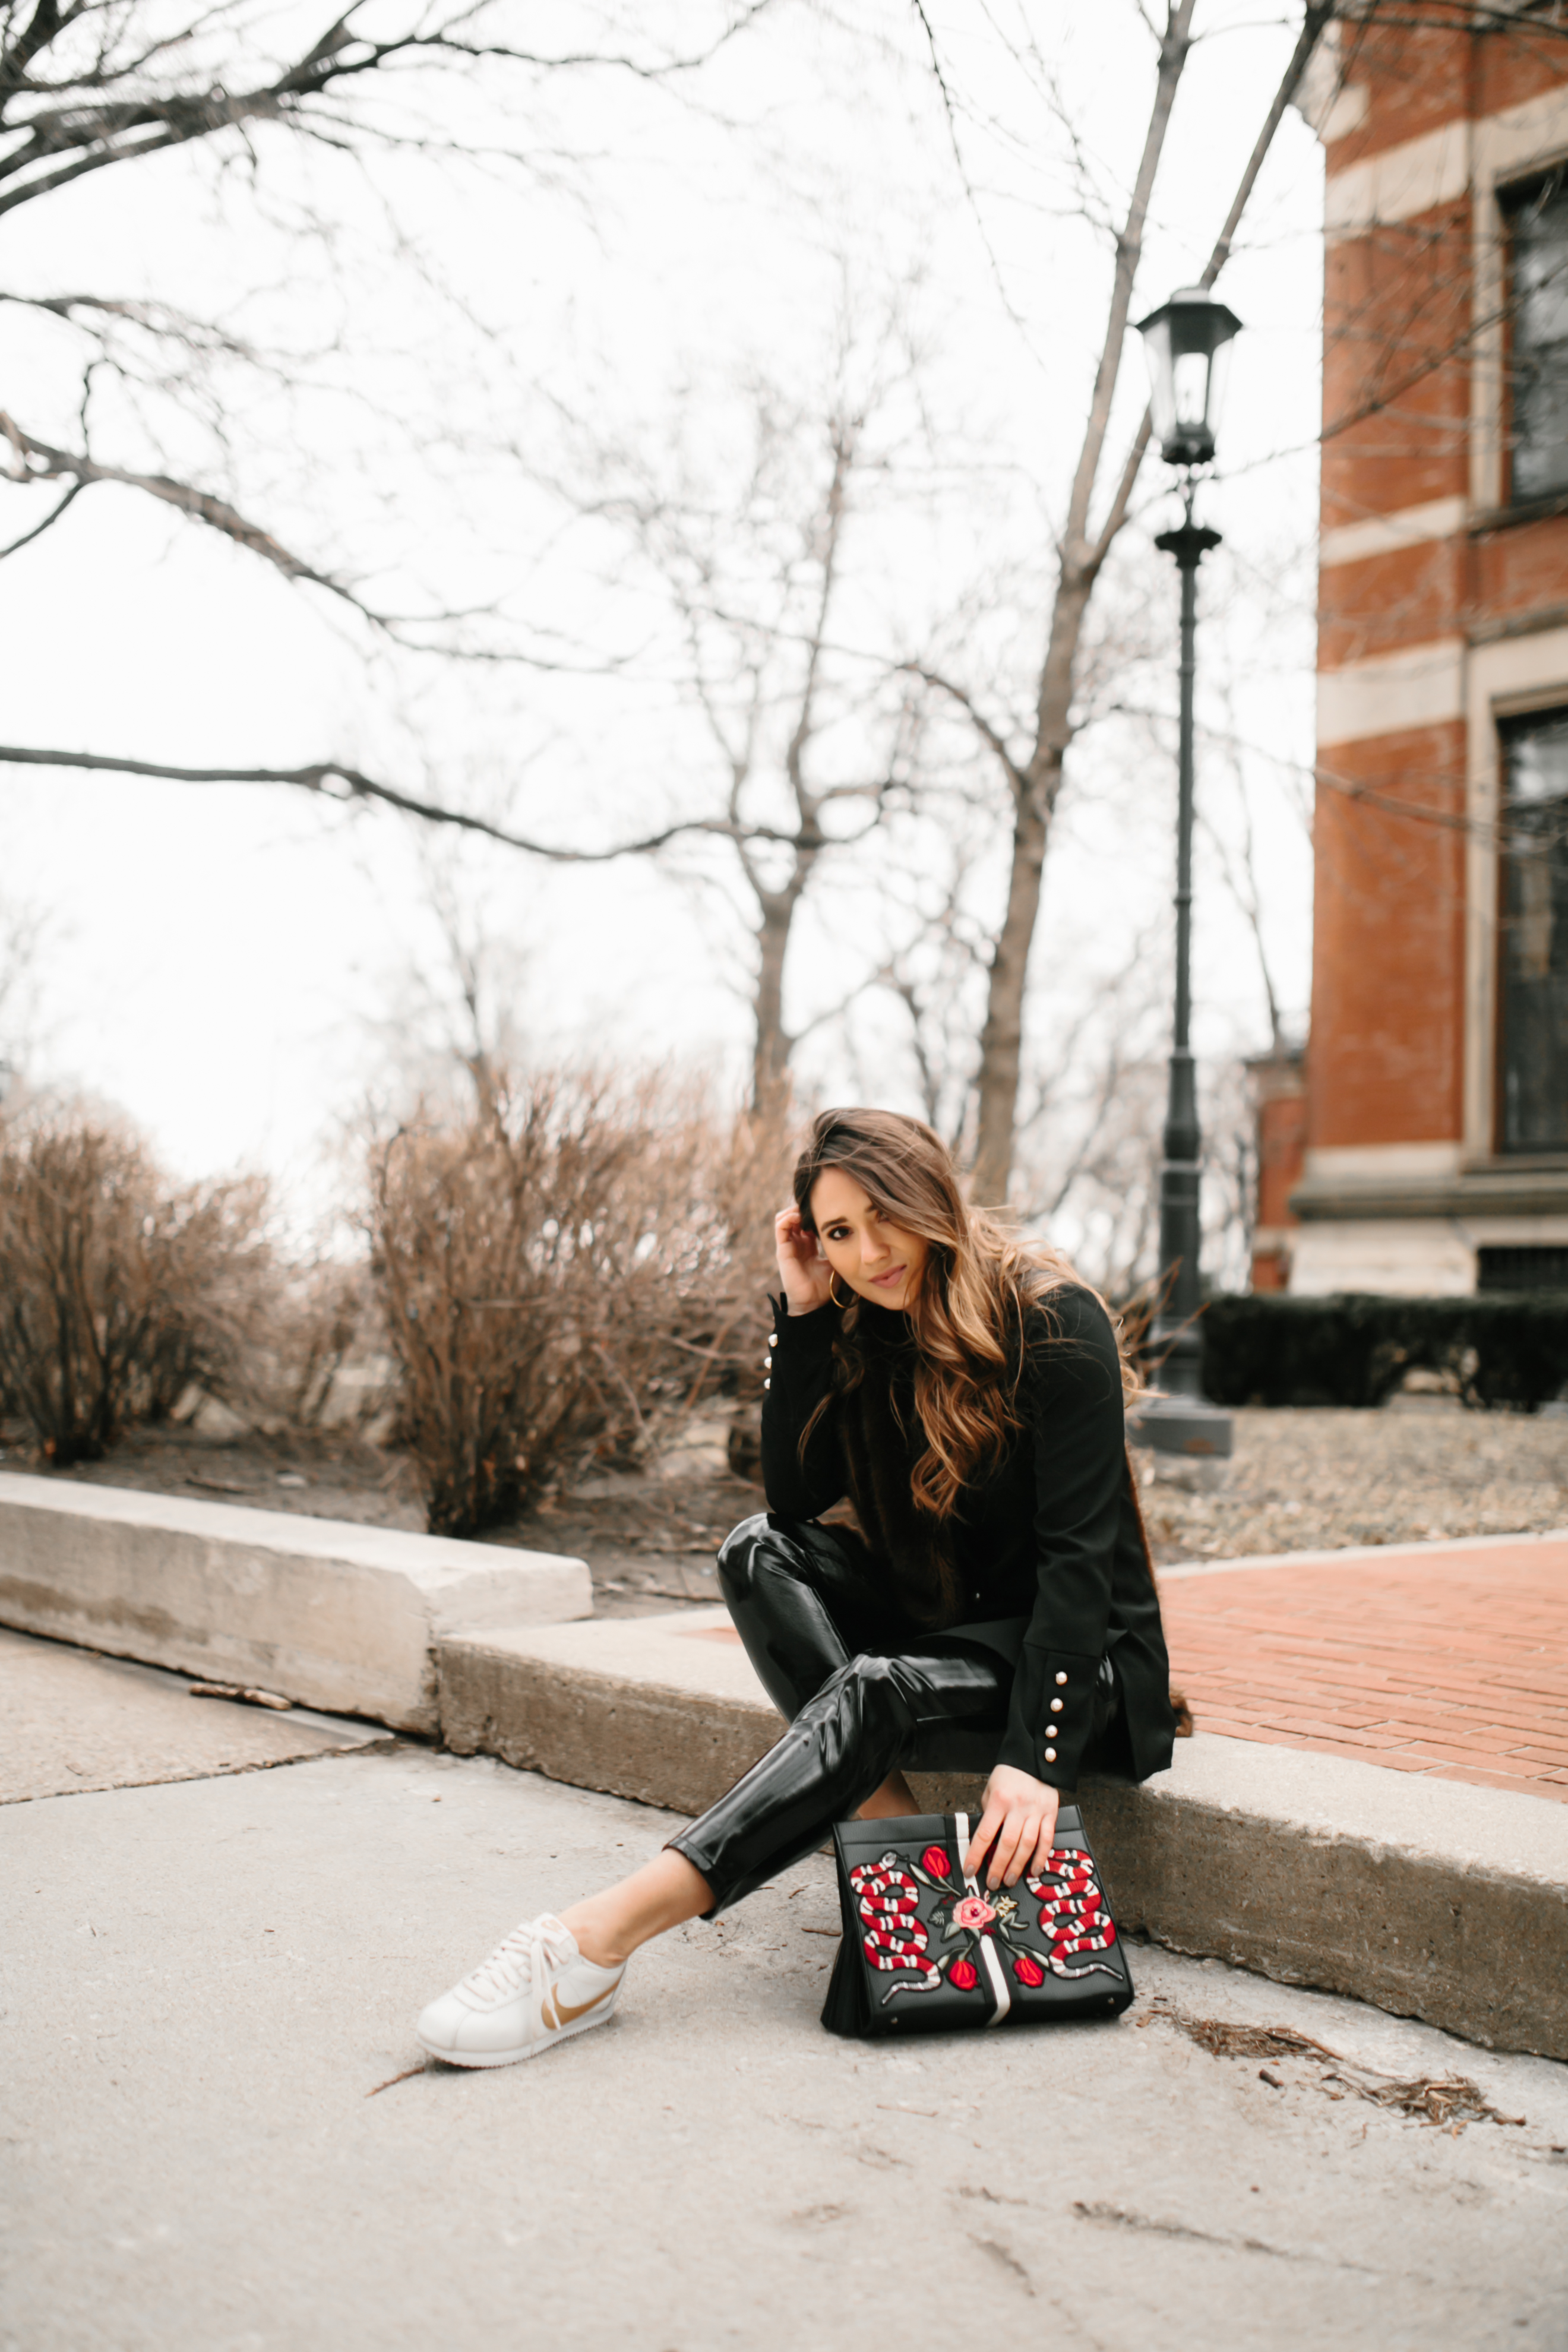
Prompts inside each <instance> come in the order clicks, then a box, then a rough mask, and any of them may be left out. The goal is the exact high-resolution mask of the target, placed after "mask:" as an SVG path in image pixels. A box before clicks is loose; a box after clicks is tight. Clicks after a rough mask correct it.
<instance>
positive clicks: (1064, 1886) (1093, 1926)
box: [1024, 1846, 1121, 1978]
mask: <svg viewBox="0 0 1568 2352" xmlns="http://www.w3.org/2000/svg"><path fill="white" fill-rule="evenodd" d="M1024 1884H1025V1885H1026V1887H1027V1888H1028V1890H1029V1892H1030V1894H1031V1895H1034V1897H1035V1898H1036V1900H1037V1903H1038V1904H1039V1906H1040V1933H1041V1935H1042V1936H1044V1937H1045V1938H1046V1940H1047V1943H1048V1944H1049V1946H1050V1951H1049V1953H1048V1955H1047V1960H1048V1965H1049V1967H1050V1969H1051V1972H1052V1974H1053V1975H1054V1976H1058V1977H1092V1976H1102V1977H1117V1978H1120V1976H1121V1970H1120V1969H1108V1968H1107V1967H1105V1965H1104V1964H1103V1962H1101V1961H1100V1960H1090V1961H1089V1962H1088V1963H1087V1964H1086V1965H1085V1966H1084V1967H1083V1968H1081V1969H1069V1968H1068V1958H1069V1957H1070V1956H1071V1955H1072V1954H1073V1953H1075V1952H1103V1951H1107V1950H1109V1948H1110V1946H1111V1945H1112V1944H1114V1943H1115V1941H1116V1924H1115V1922H1114V1920H1113V1919H1112V1918H1111V1916H1110V1912H1109V1911H1108V1910H1107V1909H1106V1908H1105V1904H1104V1898H1103V1897H1102V1895H1101V1894H1100V1881H1099V1879H1098V1878H1096V1876H1095V1874H1094V1864H1093V1863H1092V1862H1091V1861H1090V1859H1089V1855H1088V1854H1087V1853H1075V1852H1074V1850H1073V1849H1072V1847H1070V1846H1058V1848H1057V1849H1056V1852H1055V1853H1053V1854H1052V1856H1051V1867H1050V1869H1049V1870H1048V1871H1047V1873H1046V1874H1045V1875H1044V1876H1043V1877H1040V1878H1026V1880H1025V1881H1024Z"/></svg>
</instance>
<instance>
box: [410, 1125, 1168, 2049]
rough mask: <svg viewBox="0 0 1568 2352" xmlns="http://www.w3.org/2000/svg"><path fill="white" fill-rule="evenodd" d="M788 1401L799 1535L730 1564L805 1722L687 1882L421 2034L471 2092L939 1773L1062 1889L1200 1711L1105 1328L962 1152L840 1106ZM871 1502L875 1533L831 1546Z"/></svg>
mask: <svg viewBox="0 0 1568 2352" xmlns="http://www.w3.org/2000/svg"><path fill="white" fill-rule="evenodd" d="M775 1230H776V1240H777V1247H778V1264H779V1273H780V1276H781V1279H782V1281H783V1285H784V1292H783V1296H782V1297H781V1298H780V1299H779V1300H778V1301H777V1303H776V1307H775V1319H774V1328H773V1338H772V1342H771V1345H772V1350H773V1352H772V1354H771V1356H770V1358H769V1366H770V1376H769V1379H768V1381H766V1382H765V1383H764V1389H765V1393H764V1396H763V1485H764V1487H765V1489H766V1493H767V1499H768V1509H767V1511H766V1512H765V1513H762V1514H759V1515H758V1517H755V1518H751V1519H746V1520H743V1521H742V1524H741V1526H740V1527H738V1528H736V1529H735V1530H734V1532H733V1534H732V1535H731V1536H730V1537H729V1538H728V1539H727V1541H726V1542H725V1544H724V1547H723V1549H722V1550H721V1552H720V1555H719V1575H720V1580H721V1587H722V1591H723V1593H724V1598H725V1600H726V1601H727V1602H728V1604H729V1608H730V1612H731V1616H732V1617H733V1619H734V1621H735V1624H736V1626H737V1628H738V1629H739V1631H740V1634H741V1638H742V1641H743V1642H744V1643H745V1645H746V1648H747V1651H748V1652H749V1654H750V1655H751V1659H752V1664H753V1665H754V1666H755V1668H756V1670H757V1673H758V1675H759V1676H760V1677H761V1680H762V1682H763V1685H764V1687H765V1688H766V1690H767V1692H768V1695H769V1696H770V1697H771V1698H772V1699H773V1702H774V1704H775V1706H778V1708H779V1709H780V1711H781V1712H782V1713H783V1714H784V1715H785V1716H786V1717H789V1718H790V1728H789V1729H788V1730H787V1731H786V1732H785V1734H784V1738H782V1739H780V1740H779V1742H778V1744H777V1745H776V1747H774V1748H772V1749H771V1750H770V1751H769V1753H768V1754H767V1755H766V1756H764V1757H763V1759H762V1761H761V1763H759V1764H757V1765H755V1766H753V1768H752V1770H751V1771H750V1772H748V1773H747V1774H746V1776H745V1778H744V1780H742V1781H740V1782H739V1783H738V1784H737V1786H736V1787H735V1788H733V1789H731V1790H730V1792H729V1794H728V1795H727V1796H724V1797H721V1799H720V1800H719V1801H718V1803H717V1804H716V1805H713V1806H711V1807H710V1810H709V1811H707V1812H706V1813H704V1814H703V1816H702V1818H701V1820H700V1821H698V1822H693V1823H692V1825H691V1827H690V1828H689V1829H688V1830H685V1831H683V1832H681V1834H680V1835H679V1837H677V1838H672V1839H671V1840H670V1842H669V1843H668V1845H667V1846H666V1848H665V1849H664V1851H663V1853H660V1854H659V1855H658V1857H657V1859H656V1860H654V1861H653V1862H650V1863H648V1864H646V1865H645V1867H644V1868H643V1869H641V1870H638V1871H635V1872H634V1873H633V1874H632V1875H631V1876H630V1877H629V1878H626V1879H623V1880H622V1881H621V1882H620V1884H619V1885H616V1886H612V1887H610V1888H608V1889H606V1890H605V1892H604V1893H603V1894H600V1895H590V1896H588V1897H587V1898H586V1899H585V1900H584V1901H583V1902H581V1903H576V1904H574V1905H573V1906H572V1907H571V1908H570V1909H569V1910H568V1911H566V1912H565V1913H563V1915H562V1916H560V1917H559V1918H557V1917H555V1916H552V1915H551V1914H549V1913H546V1914H544V1915H543V1916H542V1917H540V1918H538V1919H533V1920H530V1921H528V1922H526V1923H525V1924H524V1925H523V1926H522V1927H519V1928H518V1929H517V1930H516V1931H515V1933H514V1934H512V1935H510V1936H509V1937H507V1939H506V1941H505V1942H504V1943H503V1944H501V1945H500V1946H499V1947H498V1948H497V1949H496V1950H495V1951H494V1952H493V1953H492V1954H491V1955H490V1957H489V1959H488V1960H487V1961H486V1962H485V1963H484V1964H483V1966H482V1967H480V1968H479V1969H476V1970H475V1971H474V1973H473V1974H472V1975H471V1976H468V1977H466V1978H465V1979H463V1981H462V1983H461V1984H459V1985H457V1986H455V1987H454V1988H453V1990H451V1991H450V1992H448V1993H446V1994H444V1995H443V1996H442V1997H441V1999H440V2000H436V2001H433V2002H432V2003H431V2004H430V2006H429V2007H428V2008H427V2009H426V2011H425V2012H424V2014H423V2015H422V2016H421V2018H420V2020H419V2024H418V2032H419V2038H420V2040H421V2042H423V2043H424V2046H425V2048H426V2050H428V2051H430V2052H431V2053H433V2054H434V2055H435V2056H437V2057H438V2058H444V2059H446V2060H447V2062H448V2063H451V2064H453V2065H458V2066H503V2065H507V2064H510V2063H511V2061H512V2060H514V2059H518V2058H529V2057H533V2056H535V2055H536V2054H537V2053H539V2052H540V2051H541V2050H544V2049H547V2048H549V2046H550V2045H551V2043H552V2042H559V2041H563V2040H564V2039H565V2037H566V2036H567V2035H568V2034H571V2033H579V2032H585V2031H586V2030H587V2028H588V2027H589V2026H592V2025H599V2024H602V2023H603V2022H604V2021H605V2019H606V2018H607V2017H608V2016H609V2015H610V2013H611V2011H613V2009H614V2007H615V2003H616V1994H617V1992H618V1991H619V1989H620V1984H621V1979H622V1976H623V1974H624V1972H625V1969H626V1962H627V1961H628V1959H629V1958H631V1956H632V1954H633V1953H634V1952H635V1951H636V1950H637V1948H638V1946H639V1945H642V1944H645V1943H647V1941H648V1939H649V1938H650V1937H654V1936H658V1935H660V1934H662V1933H663V1932H664V1931H665V1930H666V1929H667V1928H669V1927H678V1926H679V1924H680V1923H681V1922H682V1921H683V1920H687V1919H690V1918H694V1917H697V1916H702V1917H704V1918H707V1917H711V1916H712V1915H713V1914H714V1913H715V1912H717V1911H721V1910H723V1909H725V1908H727V1907H728V1906H729V1905H731V1903H734V1902H737V1901H739V1899H740V1897H741V1896H742V1895H747V1894H750V1893H751V1892H752V1889H753V1888H755V1887H757V1886H760V1885H763V1882H764V1881H765V1880H767V1879H768V1878H771V1877H772V1876H773V1874H775V1873H776V1872H779V1871H782V1870H785V1869H787V1868H788V1867H789V1865H790V1864H792V1863H793V1862H795V1861H797V1860H798V1859H799V1858H800V1856H801V1855H802V1854H805V1853H810V1852H812V1851H813V1850H814V1849H815V1848H816V1847H818V1846H820V1845H821V1844H822V1843H824V1842H825V1840H826V1837H827V1836H828V1833H829V1831H830V1829H831V1827H832V1824H833V1823H834V1822H836V1821H843V1820H845V1819H846V1818H847V1816H848V1815H849V1814H851V1813H853V1812H858V1813H859V1814H860V1815H861V1816H862V1818H866V1819H875V1818H878V1817H886V1816H889V1815H893V1814H900V1813H912V1812H916V1811H919V1807H918V1806H917V1805H916V1803H915V1801H914V1798H913V1796H912V1795H911V1793H910V1789H909V1786H908V1784H907V1782H906V1781H905V1780H904V1777H903V1769H904V1768H905V1767H906V1766H913V1767H915V1768H917V1769H921V1768H923V1769H964V1768H968V1769H980V1770H984V1771H988V1772H989V1778H988V1780H987V1781H986V1787H985V1801H984V1811H983V1812H982V1814H981V1817H980V1821H979V1823H978V1825H977V1827H976V1829H975V1832H974V1836H973V1842H972V1843H971V1845H970V1848H969V1852H968V1855H967V1858H966V1861H965V1869H966V1870H967V1871H971V1872H978V1871H979V1870H980V1869H981V1868H982V1867H984V1870H985V1872H986V1875H987V1880H988V1883H989V1885H991V1886H992V1887H996V1886H998V1885H1008V1886H1011V1885H1016V1882H1017V1881H1018V1879H1019V1878H1020V1877H1022V1876H1024V1875H1025V1874H1026V1873H1028V1872H1031V1871H1036V1870H1040V1869H1043V1868H1045V1867H1046V1865H1047V1862H1048V1858H1049V1855H1050V1851H1051V1843H1052V1835H1053V1832H1054V1829H1055V1825H1056V1818H1057V1809H1058V1803H1059V1801H1060V1796H1061V1792H1062V1791H1063V1790H1072V1789H1074V1788H1076V1787H1077V1785H1078V1780H1079V1773H1080V1771H1082V1770H1083V1769H1085V1768H1086V1767H1089V1768H1091V1769H1095V1770H1096V1771H1099V1772H1100V1773H1104V1774H1110V1775H1113V1776H1116V1777H1119V1778H1121V1779H1131V1780H1145V1779H1147V1777H1148V1776H1149V1774H1150V1773H1152V1772H1159V1771H1163V1770H1164V1769H1165V1768H1166V1767H1167V1766H1168V1765H1169V1763H1170V1760H1171V1742H1172V1738H1173V1733H1174V1730H1175V1720H1176V1719H1175V1715H1174V1712H1173V1704H1172V1699H1171V1696H1170V1692H1169V1685H1168V1674H1167V1662H1166V1656H1165V1642H1164V1635H1163V1630H1162V1627H1161V1622H1160V1604H1159V1601H1158V1599H1157V1598H1156V1595H1155V1591H1154V1581H1153V1577H1152V1572H1151V1570H1150V1566H1149V1554H1148V1547H1147V1544H1146V1542H1145V1540H1144V1536H1143V1530H1142V1521H1141V1519H1140V1517H1139V1512H1138V1501H1137V1493H1136V1489H1135V1487H1134V1486H1133V1482H1132V1477H1131V1471H1130V1469H1129V1466H1128V1461H1127V1449H1126V1443H1125V1437H1124V1433H1123V1427H1122V1400H1123V1385H1124V1370H1123V1365H1122V1361H1121V1354H1120V1352H1119V1349H1118V1346H1117V1341H1116V1337H1115V1334H1114V1332H1113V1331H1112V1329H1111V1326H1110V1318H1109V1317H1108V1316H1107V1314H1106V1311H1105V1309H1104V1307H1103V1306H1102V1305H1101V1304H1100V1300H1099V1299H1098V1298H1097V1297H1095V1295H1094V1293H1093V1292H1092V1291H1090V1290H1089V1289H1087V1288H1085V1287H1084V1286H1083V1285H1082V1284H1081V1283H1079V1282H1078V1281H1077V1280H1076V1279H1075V1278H1074V1276H1073V1275H1072V1273H1071V1270H1070V1268H1069V1267H1068V1265H1067V1264H1066V1261H1065V1260H1063V1259H1062V1258H1060V1257H1059V1256H1058V1255H1055V1254H1054V1253H1052V1252H1049V1251H1047V1250H1044V1249H1040V1248H1038V1247H1032V1246H1026V1245H1022V1244H1015V1243H1013V1242H1011V1241H1010V1240H1008V1238H1007V1237H1006V1236H1005V1234H1004V1233H1003V1232H1002V1231H1001V1229H1000V1228H999V1227H998V1226H997V1225H996V1224H995V1223H994V1221H993V1220H992V1219H991V1218H990V1217H988V1216H986V1215H985V1214H984V1212H982V1211H978V1210H973V1209H970V1208H968V1207H967V1206H966V1205H965V1203H964V1200H963V1193H962V1192H961V1191H960V1189H959V1183H958V1179H957V1175H956V1173H955V1171H954V1169H953V1166H952V1160H951V1159H950V1158H949V1156H948V1153H947V1151H946V1150H945V1149H944V1148H943V1146H942V1142H941V1141H940V1139H938V1137H937V1136H936V1135H934V1134H933V1133H932V1131H931V1129H930V1128H928V1127H924V1126H922V1125H921V1122H920V1121H919V1120H918V1119H912V1118H900V1116H899V1115H898V1114H896V1113H895V1112H892V1111H881V1110H841V1111H825V1112H824V1113H823V1114H822V1116H821V1117H820V1118H818V1119H817V1120H816V1124H815V1125H814V1127H813V1129H812V1132H811V1138H810V1141H809V1142H808V1144H807V1146H806V1149H805V1151H804V1152H803V1153H802V1155H801V1158H800V1160H799V1161H798V1163H797V1165H796V1168H795V1199H794V1201H793V1202H792V1204H791V1205H790V1207H788V1208H787V1209H784V1211H782V1212H781V1213H780V1215H779V1216H778V1218H777V1220H776V1226H775ZM846 1496H847V1498H848V1499H849V1501H850V1502H851V1503H852V1505H853V1507H854V1514H855V1518H856V1520H857V1522H858V1528H853V1529H852V1528H849V1527H847V1526H843V1525H832V1526H828V1525H825V1524H824V1523H823V1514H824V1513H825V1512H826V1511H828V1510H830V1509H831V1508H833V1507H834V1506H836V1505H837V1504H839V1503H841V1502H842V1501H843V1499H844V1498H845V1497H846Z"/></svg>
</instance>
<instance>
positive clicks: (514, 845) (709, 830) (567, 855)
mask: <svg viewBox="0 0 1568 2352" xmlns="http://www.w3.org/2000/svg"><path fill="white" fill-rule="evenodd" d="M0 761H9V762H10V763H11V764H12V765H14V766H17V767H27V768H81V769H86V770H89V771H97V772H101V773H104V774H108V775H118V776H150V777H154V778H159V779H162V780H164V781H166V782H172V783H176V784H292V785H294V786H296V787H297V788H298V789H299V790H300V791H302V792H307V793H320V794H321V796H322V798H324V799H326V800H331V801H336V802H338V803H349V802H353V801H379V802H382V803H384V804H385V805H386V806H387V807H388V808H395V809H401V810H402V811H403V813H404V814H405V815H406V816H416V817H423V818H424V819H425V820H426V822H427V823H428V824H449V825H455V826H457V827H458V829H459V830H460V831H462V832H465V833H479V834H483V835H485V837H486V839H487V840H489V841H499V842H500V843H502V844H503V845H505V846H506V847H507V848H508V849H522V850H526V851H527V852H528V854H529V856H531V857H548V858H550V859H552V861H553V862H554V863H555V864H556V865H561V866H604V865H607V864H609V863H610V861H611V860H612V859H614V858H616V857H642V856H648V855H649V854H650V853H651V852H652V851H654V850H656V849H664V848H667V847H668V845H669V844H670V843H671V842H672V841H679V840H681V839H683V838H685V837H687V836H689V835H693V834H708V835H714V836H716V837H717V838H718V839H720V840H724V841H730V840H735V839H738V838H745V839H748V840H752V841H774V842H779V843H781V844H784V845H786V846H791V847H793V846H794V845H795V839H796V836H795V834H793V833H786V832H780V831H778V830H777V829H776V828H774V827H772V826H769V825H765V824H747V825H745V826H743V827H742V826H740V825H736V824H732V823H731V821H730V820H729V819H728V818H725V817H689V818H683V819H680V820H679V821H678V822H677V823H675V824H668V825H665V826H664V827H663V828H662V829H661V830H660V831H659V832H658V833H650V834H645V835H642V836H641V837H640V838H639V839H638V840H636V841H621V842H616V844H615V845H614V846H613V847H611V848H608V849H574V848H571V847H569V846H567V845H563V844H562V843H559V842H548V841H535V840H533V839H531V837H530V836H529V835H525V834H520V833H510V832H509V831H508V830H507V828H506V827H505V826H504V825H499V824H491V823H490V821H489V818H488V817H482V816H474V815H472V814H470V813H469V812H468V810H466V809H454V808H443V807H442V806H441V805H440V803H438V802H435V801H423V800H417V799H416V798H415V797H414V795H413V794H412V793H403V792H399V791H398V790H397V789H396V787H395V785H392V784H384V783H381V782H377V780H376V779H375V778H374V777H373V776H367V775H365V774H364V773H363V772H362V771H361V770H360V769H358V768H351V767H348V766H346V765H345V764H344V763H343V762H342V761H338V760H319V761H312V762H311V763H310V765H309V766H307V767H303V768H224V767H217V768H178V767H174V766H172V765H170V764H168V763H167V762H165V761H160V760H129V759H120V758H118V757H115V756H113V755H110V754H109V753H106V752H101V751H43V750H39V749H37V748H35V747H32V746H21V745H17V744H6V743H0ZM334 783H336V784H339V785H341V786H342V790H341V791H339V792H333V791H332V790H331V789H330V788H331V785H332V784H334Z"/></svg>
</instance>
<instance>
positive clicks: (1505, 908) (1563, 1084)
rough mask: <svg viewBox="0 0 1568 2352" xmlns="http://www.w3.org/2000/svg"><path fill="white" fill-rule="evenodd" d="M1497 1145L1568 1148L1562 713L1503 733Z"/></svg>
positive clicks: (1567, 849)
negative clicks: (1499, 1082)
mask: <svg viewBox="0 0 1568 2352" xmlns="http://www.w3.org/2000/svg"><path fill="white" fill-rule="evenodd" d="M1502 755H1503V759H1502V765H1503V822H1502V875H1501V909H1500V911H1501V918H1502V923H1501V930H1502V937H1501V965H1502V970H1501V973H1500V981H1501V985H1500V991H1499V994H1500V1003H1501V1013H1502V1024H1501V1026H1502V1035H1501V1040H1500V1047H1501V1050H1500V1055H1499V1066H1500V1078H1501V1086H1500V1095H1501V1101H1500V1127H1501V1130H1502V1131H1501V1136H1500V1149H1501V1150H1504V1151H1568V710H1549V711H1544V712H1542V714H1541V715H1540V716H1539V717H1538V718H1532V719H1514V720H1510V722H1509V724H1508V725H1506V726H1505V727H1504V728H1503V730H1502Z"/></svg>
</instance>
